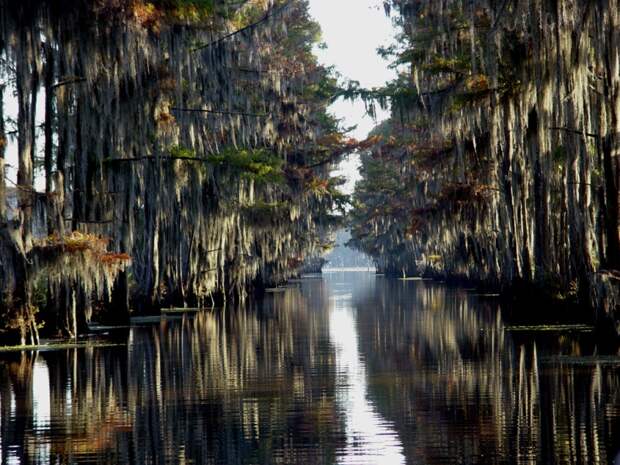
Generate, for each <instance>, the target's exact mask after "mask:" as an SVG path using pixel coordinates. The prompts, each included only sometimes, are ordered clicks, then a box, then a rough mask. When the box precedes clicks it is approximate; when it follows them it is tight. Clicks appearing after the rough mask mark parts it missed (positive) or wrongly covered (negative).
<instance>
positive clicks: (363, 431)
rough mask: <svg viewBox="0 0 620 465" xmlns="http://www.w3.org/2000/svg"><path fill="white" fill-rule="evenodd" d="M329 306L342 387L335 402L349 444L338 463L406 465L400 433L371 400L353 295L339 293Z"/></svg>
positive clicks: (332, 340) (339, 382) (332, 337)
mask: <svg viewBox="0 0 620 465" xmlns="http://www.w3.org/2000/svg"><path fill="white" fill-rule="evenodd" d="M330 303H331V313H330V318H329V327H330V330H329V332H330V340H331V342H332V344H333V345H334V348H335V350H336V369H337V372H338V376H339V377H340V379H339V380H338V384H339V385H340V386H341V388H340V389H339V390H338V393H337V395H336V401H337V402H338V406H339V407H340V408H341V409H342V411H343V412H344V415H345V416H346V438H347V445H346V447H345V449H344V450H341V451H339V452H338V463H340V464H356V465H362V464H377V465H398V464H404V463H405V457H404V455H403V446H402V443H401V441H400V439H399V437H398V434H397V433H396V431H394V429H393V428H392V425H390V424H389V423H388V422H387V421H385V420H384V419H383V418H382V417H381V415H379V413H378V412H377V410H376V408H375V406H374V405H373V404H372V403H371V402H370V401H369V400H368V383H367V381H366V366H365V364H364V361H363V360H362V358H361V356H360V352H359V347H358V335H357V331H356V321H355V319H356V317H355V313H354V309H353V307H352V304H351V294H340V295H338V294H336V295H335V296H334V297H332V298H331V302H330Z"/></svg>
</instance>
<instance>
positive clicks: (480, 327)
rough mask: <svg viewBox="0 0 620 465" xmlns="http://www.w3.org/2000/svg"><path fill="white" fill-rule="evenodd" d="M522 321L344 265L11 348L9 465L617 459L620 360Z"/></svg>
mask: <svg viewBox="0 0 620 465" xmlns="http://www.w3.org/2000/svg"><path fill="white" fill-rule="evenodd" d="M516 329H518V328H514V327H510V326H508V325H507V324H506V323H505V321H504V319H503V317H502V312H501V310H500V307H499V303H498V302H497V300H496V299H494V298H492V297H489V296H483V295H477V294H475V293H474V292H472V291H468V290H465V289H462V288H454V287H448V286H446V285H443V284H439V283H434V282H430V281H390V280H387V279H385V278H383V277H380V276H375V275H374V274H372V273H341V272H336V273H328V274H325V275H323V277H319V276H316V277H311V278H308V279H304V280H302V281H301V282H299V283H294V284H293V285H291V286H290V287H289V288H288V289H287V290H286V291H284V292H278V293H274V294H268V295H267V296H265V298H264V299H263V300H262V301H260V302H256V303H255V304H251V305H250V304H247V305H245V306H243V307H242V308H236V309H231V308H229V309H226V310H221V309H220V310H211V311H205V312H202V313H199V314H196V315H181V316H172V317H166V318H163V319H161V321H157V322H141V323H139V324H134V325H132V326H131V327H130V328H125V329H121V330H118V331H115V332H112V333H111V334H109V335H104V336H100V337H99V339H98V340H96V341H95V342H94V343H93V344H92V345H90V346H88V347H85V348H78V349H63V350H50V351H45V352H38V353H30V352H29V353H16V354H4V355H2V357H1V358H0V464H7V465H8V464H31V463H32V464H48V463H54V464H69V463H71V464H82V463H98V464H119V463H131V464H146V463H149V464H164V463H180V464H190V463H194V464H226V465H229V464H356V465H357V464H387V465H389V464H435V463H436V464H483V463H484V464H509V463H510V464H512V463H514V464H537V463H540V464H548V463H584V464H585V463H601V464H602V463H613V462H614V459H615V456H616V454H617V453H618V451H619V450H620V376H619V375H620V358H617V357H615V356H614V355H612V354H607V355H605V354H602V353H601V350H602V349H601V348H600V347H598V346H597V343H596V339H595V337H594V336H593V334H592V333H588V332H587V331H572V332H566V331H564V332H559V331H542V332H528V331H518V330H516ZM97 341H98V342H97ZM102 342H103V343H102Z"/></svg>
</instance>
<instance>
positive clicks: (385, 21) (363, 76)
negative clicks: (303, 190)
mask: <svg viewBox="0 0 620 465" xmlns="http://www.w3.org/2000/svg"><path fill="white" fill-rule="evenodd" d="M309 2H310V13H311V14H312V16H313V17H314V19H316V21H318V23H319V24H320V25H321V28H322V30H323V41H324V42H325V43H326V44H327V49H326V50H316V53H317V55H318V57H319V61H320V62H321V63H323V64H325V65H328V66H330V65H335V67H336V70H337V71H339V72H340V73H341V74H342V76H343V77H344V78H347V79H353V80H355V81H359V82H360V83H361V85H362V86H363V87H377V86H381V85H383V84H384V83H385V82H386V81H389V80H391V79H393V78H394V77H395V73H394V71H393V70H390V69H388V63H387V62H386V61H384V60H383V59H382V58H381V57H379V56H378V55H377V53H376V50H377V47H379V46H382V45H388V44H390V43H391V42H392V41H393V37H394V29H393V27H392V24H391V21H390V19H389V18H388V17H386V16H385V12H384V11H383V6H382V2H381V0H309ZM331 110H332V112H333V113H334V114H335V115H336V116H337V117H338V118H343V119H344V121H343V126H345V127H348V126H353V125H357V129H356V130H355V131H354V132H352V133H351V135H352V136H353V137H355V138H357V139H364V138H365V137H366V136H367V134H368V132H369V131H370V130H371V129H372V128H373V127H374V126H375V125H376V122H375V121H373V120H372V118H370V117H368V116H365V112H364V104H363V103H362V102H356V103H354V104H352V103H350V102H344V101H338V102H336V103H335V104H334V105H333V106H332V107H331ZM387 116H388V114H387V113H386V112H382V111H381V110H380V109H378V110H377V119H378V121H382V120H383V119H385V118H387ZM358 164H359V162H358V157H357V156H351V157H350V159H349V160H345V161H344V162H343V163H342V165H341V172H339V173H337V174H344V175H345V176H347V178H348V179H349V182H348V183H347V186H345V188H344V189H343V190H345V191H346V192H351V191H352V189H353V185H354V183H355V180H356V179H357V178H358V175H357V166H358Z"/></svg>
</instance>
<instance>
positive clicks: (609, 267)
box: [342, 0, 620, 313]
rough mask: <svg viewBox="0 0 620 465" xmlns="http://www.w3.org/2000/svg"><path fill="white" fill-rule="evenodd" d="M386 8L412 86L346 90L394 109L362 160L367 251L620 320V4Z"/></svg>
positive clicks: (395, 54) (484, 2)
mask: <svg viewBox="0 0 620 465" xmlns="http://www.w3.org/2000/svg"><path fill="white" fill-rule="evenodd" d="M385 6H386V10H387V11H388V12H392V14H394V15H395V16H394V17H395V21H396V23H397V24H398V26H399V31H398V35H397V40H396V43H395V44H394V45H392V46H390V47H385V48H384V49H382V50H381V53H382V54H384V55H385V56H386V57H390V58H391V59H392V61H393V62H394V66H395V67H396V69H397V70H398V71H399V77H398V79H397V80H396V81H395V82H393V83H391V84H389V85H387V86H386V87H385V88H383V89H361V88H360V87H359V86H358V85H356V83H354V82H353V83H351V85H350V86H349V87H348V88H346V89H344V90H343V92H342V93H343V95H344V96H346V97H351V98H354V97H362V98H364V99H365V100H366V101H368V102H369V106H372V105H377V104H380V105H384V106H385V105H389V106H390V107H391V111H392V118H391V120H390V121H389V122H388V123H386V124H385V125H384V127H382V128H379V129H378V130H377V134H375V136H376V137H375V145H374V147H373V148H372V149H370V150H368V151H367V152H366V153H365V155H364V156H363V168H362V170H363V175H364V179H363V181H362V182H361V183H360V184H359V185H358V188H357V191H356V194H355V204H356V207H357V208H356V211H355V213H354V217H353V223H354V224H353V236H354V244H355V245H357V246H358V247H359V248H360V249H362V250H364V251H366V252H367V253H369V254H371V255H372V256H373V257H375V258H376V260H377V261H378V263H379V266H380V268H382V269H384V270H387V271H389V272H393V273H399V274H400V273H416V272H417V273H426V274H429V275H434V276H441V277H444V278H462V279H466V280H469V281H474V282H480V283H485V284H487V285H492V286H494V287H497V288H500V289H508V288H511V287H513V286H514V285H515V284H518V283H521V284H524V285H527V286H530V285H533V286H534V287H536V288H539V289H544V290H545V292H546V293H548V294H552V295H553V296H555V297H556V298H558V299H561V300H572V301H575V302H580V303H585V304H588V305H592V306H596V307H599V308H601V309H613V308H615V300H616V295H617V288H616V284H615V283H616V282H617V278H616V275H617V272H616V271H615V270H618V269H619V267H620V246H619V238H618V179H619V175H620V168H619V165H618V160H617V155H618V150H619V135H618V134H619V133H620V119H619V116H620V59H619V56H620V51H619V50H620V32H619V31H620V28H619V26H620V13H619V12H620V5H619V4H618V2H617V1H603V2H580V1H562V2H555V1H546V0H537V1H534V2H524V1H516V2H506V1H503V2H496V1H489V0H477V1H473V2H472V1H467V2H466V1H462V0H442V1H426V0H393V1H386V2H385ZM371 109H372V108H371ZM601 313H604V312H601Z"/></svg>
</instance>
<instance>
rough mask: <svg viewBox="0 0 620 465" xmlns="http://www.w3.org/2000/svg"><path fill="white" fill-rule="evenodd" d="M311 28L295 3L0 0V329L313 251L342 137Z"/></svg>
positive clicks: (176, 290)
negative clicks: (8, 165)
mask: <svg viewBox="0 0 620 465" xmlns="http://www.w3.org/2000/svg"><path fill="white" fill-rule="evenodd" d="M319 35H320V30H319V28H318V25H317V24H316V23H314V22H313V21H312V20H311V19H310V18H309V16H308V12H307V4H306V2H305V1H294V2H277V1H276V2H273V1H266V0H250V1H246V2H240V3H230V2H224V1H220V0H161V1H153V2H145V1H138V0H99V1H97V2H84V1H81V0H72V1H70V2H62V4H59V3H57V2H46V1H42V0H41V1H35V0H29V1H26V2H12V1H3V2H0V57H1V58H2V60H1V62H0V75H1V76H2V78H3V80H4V81H5V82H6V85H5V86H3V87H2V88H0V89H1V90H2V92H1V93H0V102H2V105H0V108H2V110H3V111H4V115H0V116H4V117H3V118H0V121H2V126H1V127H0V132H1V134H0V136H1V140H2V141H3V144H2V149H3V150H2V153H1V154H0V155H1V156H0V173H5V167H4V164H5V161H6V159H7V156H9V155H7V153H8V152H7V151H6V150H5V149H6V148H7V143H6V141H7V140H12V141H13V147H14V148H16V151H17V156H16V159H17V164H18V166H17V177H16V179H13V178H11V176H8V177H0V291H1V292H2V298H1V299H0V309H1V311H0V314H1V315H2V324H1V325H0V326H3V327H4V326H6V328H7V329H16V330H18V331H17V334H18V335H21V340H22V342H23V341H26V339H29V340H31V341H33V342H36V340H37V334H38V328H39V327H40V326H41V323H42V320H44V322H45V324H46V328H48V329H49V330H50V331H53V330H56V329H59V330H61V331H62V332H64V333H65V334H68V335H72V336H74V335H76V334H77V332H78V331H79V329H80V328H81V327H84V326H85V324H86V323H87V321H88V320H89V319H90V318H91V314H92V313H93V312H96V313H98V314H97V315H96V316H95V317H96V319H97V320H100V321H103V319H106V318H107V319H108V320H110V321H118V320H119V319H122V318H124V317H126V316H127V314H128V310H129V308H130V306H131V307H133V308H134V309H137V310H143V311H152V310H157V309H158V308H159V307H160V306H168V305H177V306H184V305H190V306H200V305H205V304H211V303H212V302H216V301H218V300H220V301H221V300H223V299H225V298H226V297H227V296H237V297H239V296H243V295H245V293H246V292H247V291H248V290H249V289H251V288H253V287H254V286H257V285H258V286H265V285H273V284H276V283H279V282H281V281H282V280H284V279H286V278H287V277H289V276H291V275H293V274H295V273H296V270H297V269H298V268H299V267H300V266H301V264H302V263H303V261H304V260H305V259H306V258H308V257H312V256H316V255H320V254H321V253H323V249H324V246H325V243H326V242H328V241H329V237H330V231H331V228H332V226H333V225H334V224H335V223H336V222H337V217H335V216H334V215H333V207H334V201H338V202H340V203H341V202H342V196H341V194H339V193H338V191H337V185H338V183H339V180H337V179H331V178H330V174H329V173H330V167H331V166H332V164H333V162H334V161H335V160H336V158H337V156H338V155H339V154H342V153H343V152H344V151H345V150H347V147H348V145H347V144H350V142H348V141H346V140H345V139H344V137H343V136H342V134H341V130H340V129H339V127H338V122H337V121H336V120H334V118H332V117H331V116H329V115H328V114H327V113H326V107H327V105H328V102H329V99H330V97H331V95H329V93H326V91H325V89H329V88H333V87H334V86H333V77H332V76H331V74H330V70H328V69H325V68H323V67H321V66H319V65H318V64H317V62H316V60H315V57H314V56H313V55H312V52H311V50H312V45H313V44H314V43H315V41H316V40H318V39H319ZM11 91H14V92H15V95H16V99H17V107H18V110H17V112H16V114H15V115H11V114H9V113H10V107H11V104H10V102H11V96H10V92H11ZM39 97H41V98H39ZM40 100H44V105H42V104H41V103H40ZM38 102H39V103H38ZM9 137H10V138H12V139H8V138H9ZM8 147H9V148H10V147H11V144H8ZM11 183H14V184H15V185H14V186H13V185H12V184H11ZM43 185H44V187H43ZM7 186H8V188H7ZM39 187H41V188H39ZM37 188H39V189H38V190H37ZM0 331H2V329H1V328H0ZM9 333H10V331H9Z"/></svg>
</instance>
